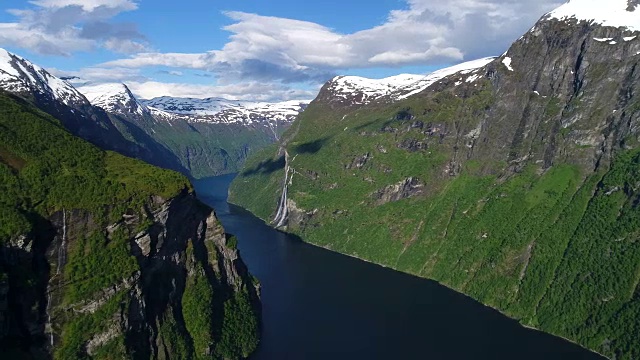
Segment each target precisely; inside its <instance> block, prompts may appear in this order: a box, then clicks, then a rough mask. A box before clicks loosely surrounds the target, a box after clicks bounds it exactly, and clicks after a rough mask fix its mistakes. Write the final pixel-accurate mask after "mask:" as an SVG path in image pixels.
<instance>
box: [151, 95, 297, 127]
mask: <svg viewBox="0 0 640 360" xmlns="http://www.w3.org/2000/svg"><path fill="white" fill-rule="evenodd" d="M141 102H142V104H144V105H145V106H146V107H147V108H148V109H149V110H150V111H151V113H152V114H153V115H154V116H155V117H158V118H161V119H165V120H169V121H170V120H171V119H183V120H188V121H190V122H205V123H217V124H234V123H237V124H245V125H251V124H255V123H261V122H267V123H270V122H274V121H278V122H292V121H293V120H295V118H296V116H298V114H300V112H301V111H302V110H304V109H305V107H306V106H307V105H308V104H309V101H297V100H294V101H285V102H278V103H267V102H252V101H243V100H227V99H222V98H208V99H195V98H175V97H168V96H163V97H158V98H154V99H151V100H142V101H141Z"/></svg>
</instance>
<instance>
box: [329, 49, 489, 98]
mask: <svg viewBox="0 0 640 360" xmlns="http://www.w3.org/2000/svg"><path fill="white" fill-rule="evenodd" d="M493 59H494V58H485V59H479V60H474V61H469V62H465V63H462V64H458V65H456V66H452V67H448V68H445V69H441V70H438V71H435V72H433V73H431V74H429V75H426V76H425V75H411V74H402V75H397V76H392V77H388V78H384V79H367V78H363V77H358V76H337V77H335V78H333V79H332V80H331V81H329V83H328V84H327V85H326V86H325V87H326V89H325V90H324V91H323V92H324V94H322V93H321V94H322V95H327V96H328V97H327V98H326V99H323V100H325V101H327V102H330V103H334V102H338V103H340V104H341V105H348V106H352V105H366V104H370V103H372V102H394V101H397V100H401V99H406V98H408V97H410V96H411V95H414V94H417V93H419V92H422V91H424V90H425V89H427V88H428V87H429V86H430V85H432V84H433V83H435V82H437V81H438V80H440V79H442V78H444V77H446V76H449V75H452V74H455V73H460V74H461V75H465V74H473V73H475V72H476V70H478V69H480V68H482V67H483V66H485V65H487V64H488V63H490V62H491V61H492V60H493ZM475 78H477V77H470V78H468V79H467V80H468V81H469V80H470V81H473V80H474V79H475Z"/></svg>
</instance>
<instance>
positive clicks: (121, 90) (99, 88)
mask: <svg viewBox="0 0 640 360" xmlns="http://www.w3.org/2000/svg"><path fill="white" fill-rule="evenodd" d="M79 90H80V92H82V93H83V94H84V95H85V96H86V97H87V99H88V100H89V102H91V104H92V105H94V106H97V107H99V108H102V109H103V110H105V111H107V112H111V113H116V114H124V113H131V114H137V115H143V114H145V113H148V110H147V108H146V106H144V105H142V104H141V103H140V102H139V101H138V99H136V97H135V96H134V95H133V93H131V90H129V88H128V87H127V85H125V84H123V83H106V84H98V85H85V86H82V87H80V88H79Z"/></svg>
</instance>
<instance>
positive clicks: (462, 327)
mask: <svg viewBox="0 0 640 360" xmlns="http://www.w3.org/2000/svg"><path fill="white" fill-rule="evenodd" d="M232 179H233V175H227V176H219V177H214V178H208V179H203V180H198V181H195V182H194V185H195V187H196V191H197V193H198V197H199V198H200V199H201V200H202V201H204V202H206V203H207V204H209V205H211V206H212V207H213V208H214V209H216V213H217V214H218V217H219V218H220V220H221V221H222V224H223V225H224V227H225V229H226V231H227V232H229V233H232V234H235V235H236V236H237V237H238V248H239V249H240V252H241V256H242V258H243V260H244V262H245V263H246V264H247V266H248V267H249V270H250V271H251V273H252V274H253V275H255V276H256V277H257V278H258V279H259V280H260V283H261V285H262V307H263V334H262V339H261V343H260V346H259V348H258V350H257V351H256V353H255V354H254V355H252V357H251V359H255V360H284V359H300V360H307V359H309V360H313V359H323V360H324V359H491V360H499V359H505V360H507V359H508V360H513V359H563V360H565V359H568V360H571V359H603V358H602V357H600V356H598V355H596V354H594V353H591V352H589V351H587V350H585V349H583V348H581V347H579V346H577V345H574V344H572V343H570V342H568V341H565V340H563V339H560V338H557V337H553V336H551V335H548V334H544V333H541V332H538V331H535V330H529V329H526V328H524V327H522V326H520V324H518V323H517V322H516V321H514V320H511V319H509V318H507V317H505V316H504V315H502V314H500V313H499V312H497V311H495V310H493V309H490V308H487V307H485V306H483V305H482V304H480V303H478V302H476V301H474V300H472V299H470V298H468V297H466V296H464V295H462V294H459V293H456V292H455V291H453V290H450V289H448V288H446V287H444V286H442V285H439V284H438V283H436V282H433V281H430V280H425V279H420V278H417V277H414V276H411V275H407V274H404V273H400V272H397V271H394V270H390V269H387V268H383V267H380V266H377V265H373V264H369V263H366V262H364V261H361V260H358V259H354V258H350V257H347V256H344V255H341V254H338V253H334V252H330V251H328V250H325V249H322V248H318V247H315V246H312V245H309V244H306V243H304V242H302V241H300V240H298V239H297V238H295V237H291V236H288V235H286V234H283V233H281V232H278V231H275V230H273V229H272V228H270V227H269V226H267V225H266V224H265V223H264V222H263V221H262V220H260V219H258V218H256V217H255V216H253V215H252V214H251V213H250V212H248V211H246V210H244V209H242V208H240V207H238V206H234V205H230V204H228V203H227V201H226V199H227V191H228V187H229V184H230V182H231V180H232Z"/></svg>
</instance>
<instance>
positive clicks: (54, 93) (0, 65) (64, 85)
mask: <svg viewBox="0 0 640 360" xmlns="http://www.w3.org/2000/svg"><path fill="white" fill-rule="evenodd" d="M0 88H1V89H4V90H6V91H9V92H13V93H24V92H34V93H39V94H45V95H47V96H49V97H51V98H54V99H57V100H60V101H61V102H63V103H64V104H66V105H70V104H71V103H86V99H85V98H84V97H83V96H82V94H80V93H79V92H78V91H77V90H76V89H75V88H74V87H73V86H72V85H71V84H69V83H68V82H66V81H64V80H62V79H59V78H57V77H55V76H53V75H51V74H50V73H49V72H48V71H47V70H45V69H43V68H41V67H40V66H38V65H35V64H33V63H32V62H30V61H29V60H26V59H24V58H22V57H20V56H18V55H15V54H12V53H11V52H9V51H7V50H5V49H2V48H0Z"/></svg>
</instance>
